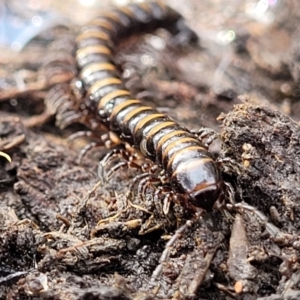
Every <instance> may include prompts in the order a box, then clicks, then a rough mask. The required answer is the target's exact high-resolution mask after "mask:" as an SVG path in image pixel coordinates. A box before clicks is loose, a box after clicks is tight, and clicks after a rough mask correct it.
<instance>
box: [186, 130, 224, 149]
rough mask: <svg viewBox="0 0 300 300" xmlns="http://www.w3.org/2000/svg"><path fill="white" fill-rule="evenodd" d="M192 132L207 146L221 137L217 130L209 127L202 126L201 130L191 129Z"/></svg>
mask: <svg viewBox="0 0 300 300" xmlns="http://www.w3.org/2000/svg"><path fill="white" fill-rule="evenodd" d="M191 132H192V133H194V134H195V135H196V137H197V138H198V139H199V141H200V142H201V143H202V144H203V145H204V146H205V147H207V148H208V147H209V146H210V144H212V142H213V141H215V140H216V139H217V138H218V137H219V134H218V133H217V132H216V131H215V130H213V129H211V128H207V127H202V128H200V129H199V130H191Z"/></svg>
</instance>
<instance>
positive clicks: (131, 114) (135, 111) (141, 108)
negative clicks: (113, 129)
mask: <svg viewBox="0 0 300 300" xmlns="http://www.w3.org/2000/svg"><path fill="white" fill-rule="evenodd" d="M147 110H152V107H151V106H139V107H137V108H135V109H133V110H132V111H130V112H129V113H128V114H127V115H126V116H125V118H124V120H123V122H124V123H125V124H126V123H127V122H129V121H130V119H131V118H133V117H134V116H136V115H137V114H139V113H141V112H143V111H147Z"/></svg>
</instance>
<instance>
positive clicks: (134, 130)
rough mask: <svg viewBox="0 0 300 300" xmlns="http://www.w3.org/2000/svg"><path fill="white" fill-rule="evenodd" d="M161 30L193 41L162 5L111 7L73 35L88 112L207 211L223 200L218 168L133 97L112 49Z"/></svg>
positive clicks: (184, 134) (194, 142)
mask: <svg viewBox="0 0 300 300" xmlns="http://www.w3.org/2000/svg"><path fill="white" fill-rule="evenodd" d="M159 27H164V28H166V29H168V30H170V31H171V32H172V33H173V34H177V35H178V36H179V39H180V34H182V32H185V36H189V38H194V37H195V34H194V32H193V31H191V30H190V29H189V28H187V27H186V26H185V25H184V23H183V19H182V17H181V15H180V14H179V13H177V12H176V11H174V10H173V9H171V8H170V7H168V6H165V5H164V4H162V3H161V2H158V1H157V2H143V3H135V4H129V5H127V6H125V7H120V8H114V9H112V10H110V11H109V12H107V13H104V14H103V15H101V16H100V17H98V18H96V19H94V20H93V21H91V22H90V23H89V24H88V25H86V26H85V27H83V28H82V30H81V32H80V34H79V35H78V36H77V46H78V50H77V53H76V58H77V63H78V66H79V69H80V73H79V77H80V79H81V80H82V82H83V86H84V89H85V90H86V96H85V102H86V105H87V106H88V107H92V108H93V109H97V110H98V116H99V120H100V122H101V124H102V125H104V126H105V127H106V128H107V129H108V130H110V131H112V132H113V133H115V134H117V135H118V136H119V137H120V139H121V141H123V142H125V143H128V144H129V145H131V146H132V147H134V148H136V149H138V150H139V151H140V153H142V155H143V156H144V157H146V158H148V159H150V160H152V161H153V162H154V163H155V164H157V165H158V166H159V167H160V168H162V169H163V170H164V171H165V174H166V175H167V177H168V179H169V182H170V185H171V186H172V188H173V189H174V191H176V193H177V194H181V195H183V196H185V197H186V198H187V199H188V201H189V202H190V203H192V204H193V205H194V206H197V207H202V208H205V209H211V208H212V206H213V205H214V203H215V202H216V201H217V200H218V199H219V198H220V197H222V195H223V185H222V180H221V177H220V173H219V170H218V167H217V165H216V163H215V161H214V160H213V158H212V156H211V155H210V153H209V152H208V150H207V148H206V147H204V145H203V144H202V143H201V141H199V139H198V138H197V136H195V135H194V134H192V133H191V132H190V131H189V130H187V129H186V128H184V127H183V126H180V125H179V124H177V123H176V122H174V121H173V120H171V119H170V118H169V117H168V116H167V115H165V114H163V113H160V112H159V111H157V110H156V109H155V108H152V107H150V106H146V105H144V104H143V103H142V102H141V101H140V100H138V99H136V98H135V97H133V96H131V94H130V92H129V91H128V90H127V89H126V88H125V87H124V85H123V83H122V80H121V79H120V76H119V73H118V70H117V67H116V65H115V64H114V59H113V49H114V47H115V45H116V43H117V42H118V41H119V40H120V39H122V38H123V37H124V36H128V35H131V34H133V33H139V32H147V31H149V30H153V29H156V28H159Z"/></svg>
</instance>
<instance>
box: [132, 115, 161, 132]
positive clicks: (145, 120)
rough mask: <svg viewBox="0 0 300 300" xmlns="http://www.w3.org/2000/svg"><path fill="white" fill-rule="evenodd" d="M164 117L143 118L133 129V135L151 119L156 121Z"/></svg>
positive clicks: (151, 116) (150, 116)
mask: <svg viewBox="0 0 300 300" xmlns="http://www.w3.org/2000/svg"><path fill="white" fill-rule="evenodd" d="M165 116H166V115H164V114H159V113H158V114H151V115H149V116H146V117H145V118H143V119H142V120H140V121H139V122H138V123H137V124H136V126H135V129H134V134H135V133H136V131H137V130H139V129H140V128H142V127H143V126H144V125H145V124H147V123H148V122H149V121H151V120H153V119H158V118H163V117H165Z"/></svg>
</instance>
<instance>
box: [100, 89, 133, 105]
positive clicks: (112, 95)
mask: <svg viewBox="0 0 300 300" xmlns="http://www.w3.org/2000/svg"><path fill="white" fill-rule="evenodd" d="M129 95H130V93H129V91H127V90H117V91H113V92H111V93H108V94H107V95H105V96H104V97H103V98H102V99H101V101H100V102H99V104H98V109H101V108H103V107H104V106H105V105H106V104H107V103H108V102H109V101H111V100H112V99H114V98H117V97H120V96H129Z"/></svg>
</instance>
